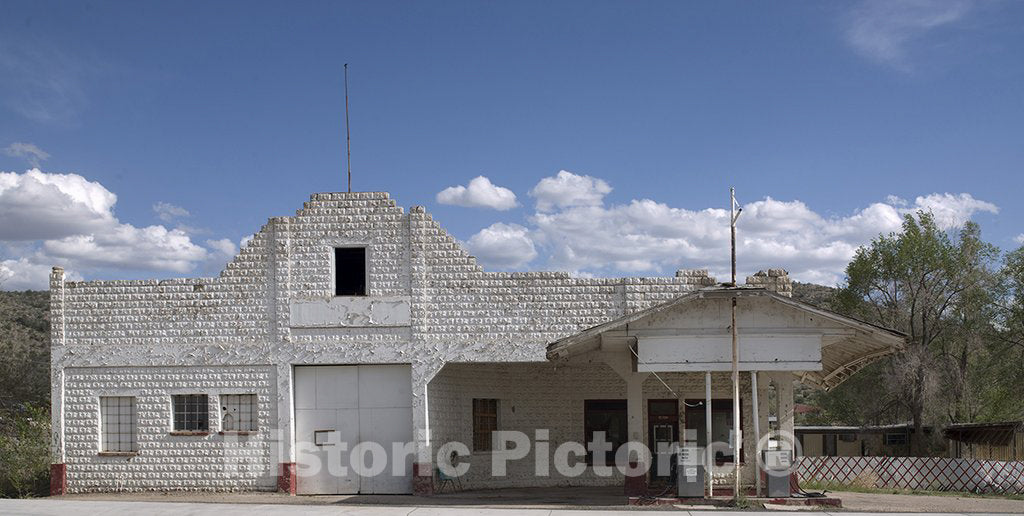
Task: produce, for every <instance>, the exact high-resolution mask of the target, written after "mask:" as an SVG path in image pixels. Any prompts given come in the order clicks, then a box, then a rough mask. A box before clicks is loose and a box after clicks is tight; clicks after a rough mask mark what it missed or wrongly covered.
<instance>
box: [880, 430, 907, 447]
mask: <svg viewBox="0 0 1024 516" xmlns="http://www.w3.org/2000/svg"><path fill="white" fill-rule="evenodd" d="M893 437H898V438H899V439H898V440H899V441H900V442H892V438H893ZM882 439H883V442H884V443H885V445H886V446H907V445H908V444H910V435H909V434H907V433H906V432H886V433H885V435H884V436H883V437H882Z"/></svg>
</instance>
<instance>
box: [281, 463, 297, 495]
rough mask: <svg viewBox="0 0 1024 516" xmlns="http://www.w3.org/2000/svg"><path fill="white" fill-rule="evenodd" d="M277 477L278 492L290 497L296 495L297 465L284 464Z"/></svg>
mask: <svg viewBox="0 0 1024 516" xmlns="http://www.w3.org/2000/svg"><path fill="white" fill-rule="evenodd" d="M278 473H280V474H279V475H278V476H277V490H278V491H280V492H282V493H288V494H290V495H293V494H295V463H294V462H282V463H281V468H280V470H279V471H278Z"/></svg>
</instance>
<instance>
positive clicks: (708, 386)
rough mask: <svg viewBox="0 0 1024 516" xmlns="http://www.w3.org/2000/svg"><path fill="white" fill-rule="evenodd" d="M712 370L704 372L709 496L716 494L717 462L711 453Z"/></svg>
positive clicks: (705, 445) (705, 441)
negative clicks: (715, 476)
mask: <svg viewBox="0 0 1024 516" xmlns="http://www.w3.org/2000/svg"><path fill="white" fill-rule="evenodd" d="M711 452H712V450H711V371H708V372H706V373H704V471H705V473H707V476H708V498H711V497H712V496H714V490H715V487H714V483H715V482H714V477H713V476H712V475H711V470H712V469H713V466H714V464H715V461H714V457H713V456H712V454H711Z"/></svg>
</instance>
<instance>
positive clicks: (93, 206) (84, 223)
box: [0, 169, 117, 241]
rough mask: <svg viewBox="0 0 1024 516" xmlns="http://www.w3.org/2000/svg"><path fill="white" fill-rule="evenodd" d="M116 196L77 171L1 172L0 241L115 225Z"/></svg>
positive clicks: (65, 233) (53, 236) (76, 231)
mask: <svg viewBox="0 0 1024 516" xmlns="http://www.w3.org/2000/svg"><path fill="white" fill-rule="evenodd" d="M116 202H117V196H116V195H114V194H113V193H112V192H110V191H109V190H107V189H106V188H104V187H103V185H101V184H99V183H96V182H92V181H88V180H86V179H85V178H84V177H82V176H80V175H77V174H48V173H44V172H41V171H40V170H39V169H32V170H29V171H27V172H25V173H24V174H18V173H16V172H0V220H3V221H4V223H3V224H0V240H7V241H18V240H43V239H50V238H63V237H66V236H71V235H76V234H82V233H88V232H90V231H95V230H97V229H100V228H104V227H109V226H111V225H113V224H116V218H115V217H114V213H113V208H114V203H116Z"/></svg>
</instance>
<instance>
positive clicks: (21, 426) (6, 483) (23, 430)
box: [0, 404, 50, 498]
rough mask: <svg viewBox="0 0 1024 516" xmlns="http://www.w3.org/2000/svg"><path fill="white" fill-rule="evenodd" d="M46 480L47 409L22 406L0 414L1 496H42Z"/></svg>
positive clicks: (48, 419)
mask: <svg viewBox="0 0 1024 516" xmlns="http://www.w3.org/2000/svg"><path fill="white" fill-rule="evenodd" d="M49 479H50V414H49V409H48V407H41V406H38V405H31V404H25V405H21V406H19V407H16V408H14V409H12V410H10V411H9V412H6V413H3V414H0V496H3V497H5V498H10V497H28V496H45V495H46V494H47V493H48V492H49V485H50V481H49Z"/></svg>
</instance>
